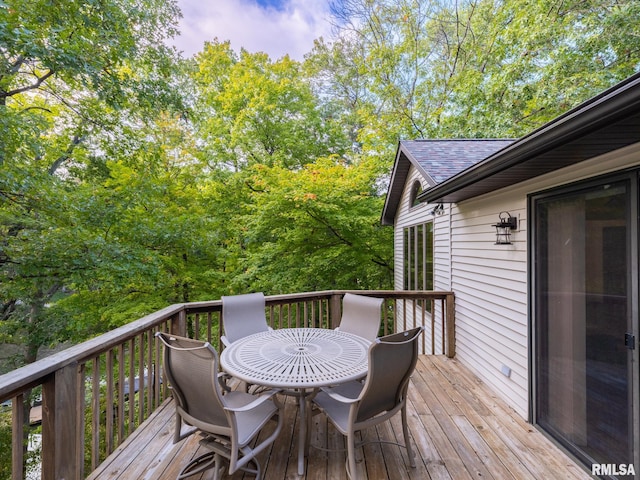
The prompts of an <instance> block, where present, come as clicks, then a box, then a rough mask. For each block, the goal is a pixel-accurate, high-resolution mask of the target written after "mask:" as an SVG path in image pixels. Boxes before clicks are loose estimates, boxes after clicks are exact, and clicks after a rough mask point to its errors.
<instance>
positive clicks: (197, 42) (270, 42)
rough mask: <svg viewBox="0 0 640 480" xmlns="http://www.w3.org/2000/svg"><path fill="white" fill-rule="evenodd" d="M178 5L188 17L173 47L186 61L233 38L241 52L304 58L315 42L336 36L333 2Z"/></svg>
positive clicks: (234, 0)
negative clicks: (208, 44)
mask: <svg viewBox="0 0 640 480" xmlns="http://www.w3.org/2000/svg"><path fill="white" fill-rule="evenodd" d="M178 5H179V7H180V8H181V10H182V14H183V16H184V18H182V20H181V21H180V25H179V29H180V32H181V34H180V36H179V37H177V38H175V39H174V41H173V44H174V45H175V46H176V48H177V49H178V50H180V51H182V52H183V56H185V57H190V56H192V55H193V54H195V53H197V52H199V51H201V50H202V48H203V46H204V42H205V41H211V40H213V39H214V38H217V39H218V40H219V41H221V42H223V41H227V40H229V41H230V42H231V47H232V48H233V49H234V50H235V51H237V52H239V51H240V49H241V48H244V49H245V50H247V51H249V52H252V53H254V52H266V53H267V54H269V56H270V57H271V59H272V60H276V59H278V58H281V57H283V56H284V55H285V54H289V56H290V57H292V58H294V59H296V60H302V58H303V56H304V54H305V53H308V52H309V51H311V48H312V47H313V40H314V39H317V38H319V37H321V36H322V37H324V38H325V39H328V38H329V36H330V34H331V25H330V23H329V7H328V0H283V1H282V4H281V6H280V8H272V7H271V8H263V7H260V6H258V4H257V3H256V1H255V0H178Z"/></svg>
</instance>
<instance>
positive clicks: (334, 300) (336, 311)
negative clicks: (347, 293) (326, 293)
mask: <svg viewBox="0 0 640 480" xmlns="http://www.w3.org/2000/svg"><path fill="white" fill-rule="evenodd" d="M341 317H342V294H339V293H338V294H336V293H334V294H333V295H331V300H330V301H329V328H336V327H337V326H338V325H339V324H340V318H341Z"/></svg>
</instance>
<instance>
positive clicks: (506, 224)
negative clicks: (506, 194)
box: [494, 212, 518, 245]
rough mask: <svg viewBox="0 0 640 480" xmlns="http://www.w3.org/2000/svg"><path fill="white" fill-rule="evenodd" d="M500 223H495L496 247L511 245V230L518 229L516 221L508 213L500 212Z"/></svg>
mask: <svg viewBox="0 0 640 480" xmlns="http://www.w3.org/2000/svg"><path fill="white" fill-rule="evenodd" d="M498 217H499V218H500V222H499V223H496V224H495V225H494V227H496V245H511V230H516V229H517V228H518V219H517V218H516V217H512V216H511V214H510V213H509V212H500V214H499V215H498Z"/></svg>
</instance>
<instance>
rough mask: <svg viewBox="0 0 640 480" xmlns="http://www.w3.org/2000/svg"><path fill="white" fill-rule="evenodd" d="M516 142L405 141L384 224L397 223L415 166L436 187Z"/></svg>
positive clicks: (399, 155)
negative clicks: (395, 219)
mask: <svg viewBox="0 0 640 480" xmlns="http://www.w3.org/2000/svg"><path fill="white" fill-rule="evenodd" d="M513 142H514V140H513V139H511V140H509V139H499V140H498V139H450V140H446V139H442V140H430V139H425V140H401V141H400V142H399V144H398V149H397V153H396V161H395V163H394V166H393V172H392V173H391V180H390V182H389V190H388V192H387V197H386V199H385V204H384V208H383V210H382V224H383V225H393V221H394V218H395V216H396V212H397V209H398V206H399V204H400V199H401V197H402V192H403V190H404V185H405V183H406V181H407V177H408V175H409V170H410V168H411V166H412V165H413V166H414V167H415V168H417V169H418V171H419V172H420V175H422V177H424V179H425V180H426V181H427V183H428V184H429V186H430V187H433V186H435V185H437V184H439V183H440V182H443V181H445V180H447V179H449V178H450V177H453V176H455V175H456V174H458V173H459V172H462V171H464V170H465V169H467V168H469V167H471V166H473V165H475V164H476V163H478V162H480V161H481V160H484V159H485V158H487V157H489V156H490V155H492V154H494V153H496V152H498V151H500V150H501V149H504V148H505V147H507V146H509V145H511V144H512V143H513Z"/></svg>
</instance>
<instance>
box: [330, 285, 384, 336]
mask: <svg viewBox="0 0 640 480" xmlns="http://www.w3.org/2000/svg"><path fill="white" fill-rule="evenodd" d="M383 301H384V299H383V298H376V297H366V296H364V295H356V294H353V293H345V295H344V298H343V299H342V317H341V318H340V326H339V327H338V328H339V330H340V331H341V332H347V333H353V334H355V335H359V336H361V337H362V338H366V339H367V340H369V341H373V340H375V339H376V337H377V336H378V332H379V331H380V308H381V306H382V302H383Z"/></svg>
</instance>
